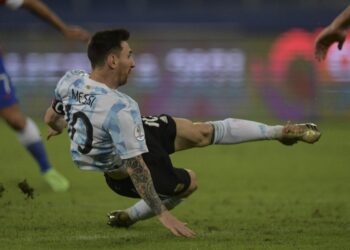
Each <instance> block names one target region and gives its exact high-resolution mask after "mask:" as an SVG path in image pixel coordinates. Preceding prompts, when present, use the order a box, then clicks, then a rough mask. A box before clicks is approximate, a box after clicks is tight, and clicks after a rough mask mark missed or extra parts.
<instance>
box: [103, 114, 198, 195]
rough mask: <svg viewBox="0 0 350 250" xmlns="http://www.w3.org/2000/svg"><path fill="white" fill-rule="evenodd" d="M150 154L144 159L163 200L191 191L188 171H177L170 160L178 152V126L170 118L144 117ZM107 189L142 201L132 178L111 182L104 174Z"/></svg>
mask: <svg viewBox="0 0 350 250" xmlns="http://www.w3.org/2000/svg"><path fill="white" fill-rule="evenodd" d="M142 122H143V127H144V130H145V137H146V144H147V147H148V151H149V152H148V153H145V154H143V155H142V157H143V160H144V161H145V163H146V165H147V166H148V168H149V170H150V172H151V176H152V180H153V184H154V187H155V189H156V192H157V193H158V195H159V197H160V198H161V199H165V198H167V197H170V196H174V195H177V194H180V193H182V192H184V191H185V190H187V189H188V187H189V185H190V182H191V178H190V175H189V173H188V172H187V171H186V170H185V169H181V168H175V167H174V166H173V164H172V162H171V159H170V157H169V155H170V154H172V153H173V152H174V150H175V148H174V141H175V137H176V124H175V121H174V119H173V118H172V117H170V116H168V115H160V116H147V117H142ZM105 178H106V182H107V184H108V186H109V187H110V188H111V189H112V190H113V191H114V192H116V193H117V194H120V195H122V196H127V197H132V198H140V196H139V194H138V193H137V191H136V189H135V187H134V185H133V183H132V181H131V179H130V178H125V179H122V180H115V179H112V178H111V177H110V176H108V175H107V174H105Z"/></svg>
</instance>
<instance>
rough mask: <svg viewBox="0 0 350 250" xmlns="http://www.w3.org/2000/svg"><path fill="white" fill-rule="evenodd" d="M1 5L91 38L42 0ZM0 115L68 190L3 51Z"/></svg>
mask: <svg viewBox="0 0 350 250" xmlns="http://www.w3.org/2000/svg"><path fill="white" fill-rule="evenodd" d="M0 5H5V6H7V7H9V8H11V9H18V8H23V9H26V10H28V11H30V12H31V13H34V14H36V15H37V16H39V17H41V18H42V19H43V20H45V21H46V22H48V23H49V24H51V25H52V26H53V27H55V28H56V29H57V30H58V31H60V32H61V33H62V34H63V35H64V36H65V37H67V38H71V39H76V40H80V41H84V42H85V41H87V40H88V39H89V37H90V35H89V33H88V32H87V31H85V30H83V29H81V28H79V27H74V26H68V25H67V24H65V23H64V22H63V21H62V20H61V19H60V18H59V17H58V16H57V15H56V14H55V13H54V12H53V11H52V10H50V9H49V7H48V6H46V5H45V4H44V3H43V2H41V1H40V0H0ZM0 117H2V118H3V119H4V120H5V121H6V123H7V124H8V125H9V126H10V127H11V128H12V129H13V130H15V131H16V133H17V136H18V140H19V142H20V143H21V144H22V145H23V146H24V147H25V148H26V149H27V150H28V151H29V153H30V154H31V155H32V156H33V157H34V159H35V160H36V161H37V163H38V165H39V167H40V172H41V174H42V175H43V177H44V179H45V181H46V182H47V183H48V184H49V185H50V187H51V188H52V189H53V190H54V191H65V190H67V189H68V187H69V182H68V180H67V179H66V178H65V177H64V176H63V175H61V174H60V173H59V172H58V171H56V170H55V169H54V168H53V167H52V166H51V164H50V163H49V161H48V158H47V155H46V152H45V148H44V145H43V143H42V140H41V137H40V133H39V130H38V128H37V126H36V124H35V123H34V122H33V120H32V119H31V118H29V117H26V116H25V115H24V114H23V112H22V111H21V109H20V106H19V104H18V100H17V98H16V94H15V89H14V86H13V85H12V82H11V79H10V77H9V75H8V74H7V72H6V70H5V67H4V63H3V59H2V56H1V53H0Z"/></svg>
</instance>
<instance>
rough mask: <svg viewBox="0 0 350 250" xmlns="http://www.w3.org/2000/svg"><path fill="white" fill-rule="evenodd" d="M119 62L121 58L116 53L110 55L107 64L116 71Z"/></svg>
mask: <svg viewBox="0 0 350 250" xmlns="http://www.w3.org/2000/svg"><path fill="white" fill-rule="evenodd" d="M118 62H119V57H118V55H117V54H115V53H110V54H109V55H108V56H107V64H108V66H109V67H111V68H112V69H114V68H115V67H117V66H118Z"/></svg>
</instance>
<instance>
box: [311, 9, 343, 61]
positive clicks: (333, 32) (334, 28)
mask: <svg viewBox="0 0 350 250" xmlns="http://www.w3.org/2000/svg"><path fill="white" fill-rule="evenodd" d="M349 25H350V5H349V6H348V7H347V8H346V9H345V10H344V11H342V12H341V13H340V14H339V15H338V16H337V17H336V18H335V19H334V20H333V22H332V23H331V24H330V25H328V26H327V27H326V28H324V29H323V30H322V32H321V33H320V34H319V35H318V36H317V38H316V40H315V57H316V59H318V60H324V59H325V58H326V54H327V51H328V49H329V47H330V46H331V45H332V44H333V43H335V42H337V43H338V48H339V49H340V50H341V49H342V47H343V44H344V42H345V39H346V29H347V28H348V27H349Z"/></svg>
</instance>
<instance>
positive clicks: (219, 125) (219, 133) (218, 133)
mask: <svg viewBox="0 0 350 250" xmlns="http://www.w3.org/2000/svg"><path fill="white" fill-rule="evenodd" d="M208 123H210V124H211V125H213V127H214V135H213V138H212V141H211V143H212V144H218V143H219V142H220V141H221V139H222V138H223V137H224V134H225V124H224V121H209V122H208Z"/></svg>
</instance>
